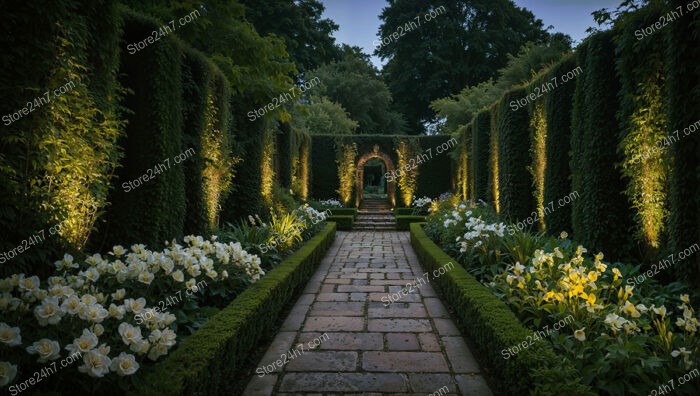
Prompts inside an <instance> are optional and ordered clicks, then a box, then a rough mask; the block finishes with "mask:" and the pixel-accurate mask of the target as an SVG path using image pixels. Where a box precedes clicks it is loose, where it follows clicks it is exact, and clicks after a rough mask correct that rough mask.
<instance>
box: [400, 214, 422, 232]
mask: <svg viewBox="0 0 700 396" xmlns="http://www.w3.org/2000/svg"><path fill="white" fill-rule="evenodd" d="M423 222H425V216H415V215H410V216H398V215H397V216H396V229H398V230H400V231H408V227H409V226H410V225H411V223H423Z"/></svg>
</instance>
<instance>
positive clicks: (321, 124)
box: [301, 97, 359, 135]
mask: <svg viewBox="0 0 700 396" xmlns="http://www.w3.org/2000/svg"><path fill="white" fill-rule="evenodd" d="M305 109H306V113H307V114H306V115H305V116H304V117H303V118H301V119H302V120H303V122H304V124H305V126H306V128H307V129H308V131H309V133H310V134H312V135H352V134H353V133H355V130H356V129H357V127H358V126H359V124H358V123H357V121H353V120H352V119H351V118H350V115H349V114H348V113H347V112H346V111H345V109H344V108H343V106H341V105H340V104H338V103H335V102H331V101H330V100H329V99H328V98H327V97H312V102H311V103H309V104H308V105H306V106H305Z"/></svg>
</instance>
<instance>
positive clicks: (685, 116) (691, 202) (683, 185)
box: [665, 0, 700, 285]
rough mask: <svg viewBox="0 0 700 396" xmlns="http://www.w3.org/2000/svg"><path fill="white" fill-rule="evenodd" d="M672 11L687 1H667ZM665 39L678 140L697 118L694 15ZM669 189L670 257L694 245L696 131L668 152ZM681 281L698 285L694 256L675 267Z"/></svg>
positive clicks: (699, 235) (699, 77) (697, 18)
mask: <svg viewBox="0 0 700 396" xmlns="http://www.w3.org/2000/svg"><path fill="white" fill-rule="evenodd" d="M671 3H672V4H671V6H672V7H677V6H682V7H685V6H686V4H687V1H685V0H672V1H671ZM667 29H668V32H667V33H668V34H667V36H666V37H665V40H666V42H665V44H666V45H665V47H666V51H665V57H666V82H667V85H666V86H667V95H668V130H669V131H676V130H678V131H679V135H684V130H685V128H688V127H689V126H690V125H693V124H694V123H696V122H697V121H698V119H699V118H700V100H698V98H700V51H698V49H697V48H698V47H697V43H698V37H700V12H699V11H698V10H696V11H695V12H694V13H693V14H692V15H686V16H684V17H683V18H682V19H680V20H678V21H675V22H673V23H672V24H670V26H668V27H667ZM669 156H670V166H671V172H670V185H671V186H670V190H669V208H670V216H669V219H668V234H669V237H670V252H669V253H673V254H677V253H678V252H680V251H682V250H684V249H686V248H688V247H689V246H691V245H693V244H694V243H697V242H698V241H700V131H696V132H695V133H693V134H691V135H689V136H684V137H683V140H682V141H680V142H677V143H675V144H672V145H671V146H670V147H669ZM676 271H677V274H678V276H679V277H680V278H681V279H688V280H691V281H693V282H694V283H695V284H696V285H698V284H700V255H698V254H695V255H693V256H691V257H689V258H688V259H686V260H685V261H684V262H683V264H682V265H680V266H676Z"/></svg>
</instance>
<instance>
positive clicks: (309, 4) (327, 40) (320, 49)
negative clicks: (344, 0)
mask: <svg viewBox="0 0 700 396" xmlns="http://www.w3.org/2000/svg"><path fill="white" fill-rule="evenodd" d="M241 3H243V4H244V5H245V6H246V12H245V14H246V19H247V20H249V21H250V22H251V23H252V24H253V26H255V30H257V31H258V33H260V34H261V35H265V36H267V35H269V34H274V35H275V36H277V37H280V38H282V39H283V40H284V43H285V46H286V48H287V52H288V53H289V57H290V58H291V60H292V61H294V63H295V64H296V66H297V69H298V71H299V72H301V73H303V72H305V71H307V70H312V69H315V68H317V67H319V66H321V65H322V64H325V63H328V62H331V61H334V60H339V59H340V50H339V49H338V47H337V46H336V45H335V38H333V36H332V33H333V32H334V31H336V30H338V25H337V24H336V23H335V22H333V21H332V20H330V19H321V15H322V14H323V10H324V9H325V7H324V6H323V4H321V3H320V2H319V1H318V0H298V1H294V0H266V1H262V2H261V1H259V0H241Z"/></svg>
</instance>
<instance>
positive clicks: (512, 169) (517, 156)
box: [498, 87, 533, 221]
mask: <svg viewBox="0 0 700 396" xmlns="http://www.w3.org/2000/svg"><path fill="white" fill-rule="evenodd" d="M528 94H529V92H528V90H527V89H526V88H524V87H517V88H514V89H512V90H510V91H508V92H507V93H506V94H505V95H504V96H503V98H502V99H501V102H500V107H499V110H498V114H499V122H498V182H499V190H500V191H499V206H500V211H501V213H502V214H503V215H504V216H505V218H507V219H510V220H512V221H520V220H523V219H526V218H528V217H529V216H530V215H531V214H532V211H533V199H532V183H531V181H530V180H531V177H530V172H529V171H528V165H529V164H530V162H531V161H530V147H529V145H528V142H529V133H530V114H529V112H528V109H527V107H518V106H515V107H516V109H513V107H514V106H512V104H513V103H514V102H515V103H517V101H518V100H520V99H522V98H525V97H527V96H528Z"/></svg>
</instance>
